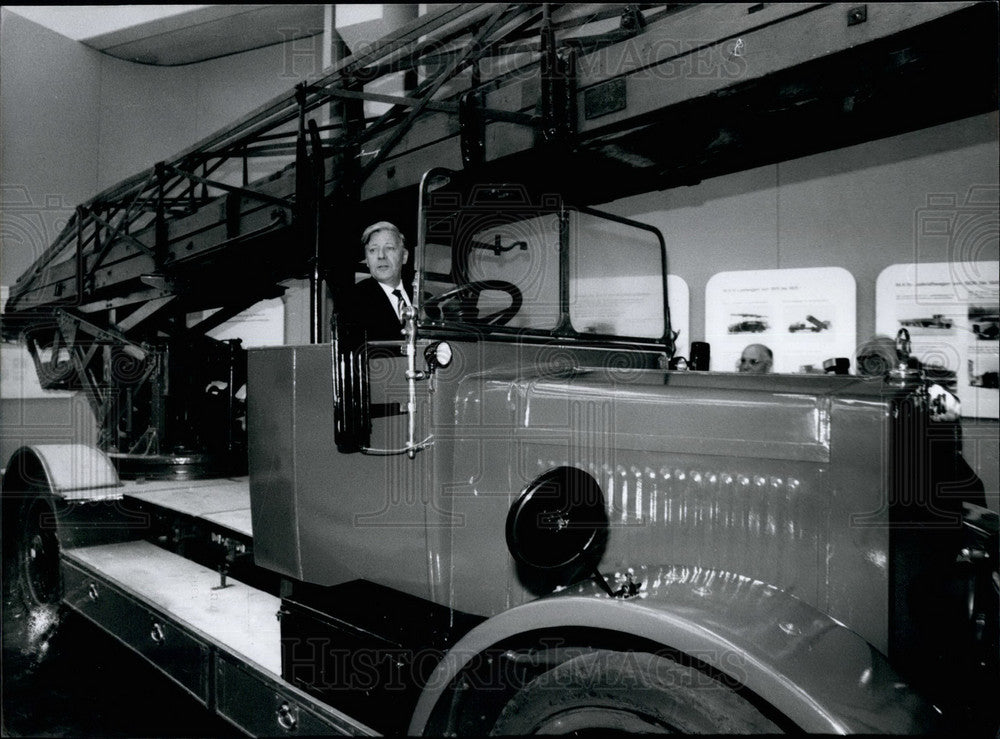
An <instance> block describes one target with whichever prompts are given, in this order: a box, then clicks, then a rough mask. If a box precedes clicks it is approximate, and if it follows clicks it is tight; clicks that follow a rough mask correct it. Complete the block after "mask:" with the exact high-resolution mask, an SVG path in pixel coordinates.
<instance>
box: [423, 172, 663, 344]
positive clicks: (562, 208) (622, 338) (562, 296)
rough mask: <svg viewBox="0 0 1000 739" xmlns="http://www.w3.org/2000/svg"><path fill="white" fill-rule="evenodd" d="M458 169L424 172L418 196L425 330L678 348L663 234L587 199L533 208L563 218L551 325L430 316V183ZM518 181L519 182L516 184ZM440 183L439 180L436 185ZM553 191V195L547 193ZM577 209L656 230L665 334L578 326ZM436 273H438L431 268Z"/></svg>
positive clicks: (425, 333) (429, 332)
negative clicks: (572, 227) (574, 297)
mask: <svg viewBox="0 0 1000 739" xmlns="http://www.w3.org/2000/svg"><path fill="white" fill-rule="evenodd" d="M456 174H457V173H454V172H452V171H450V170H447V169H444V168H435V169H432V170H429V171H428V172H427V173H425V175H424V177H423V179H422V181H421V188H420V202H419V210H418V238H417V244H416V249H415V251H416V254H415V260H414V277H413V288H414V289H413V294H414V306H413V308H414V311H415V313H416V328H417V330H418V331H419V334H420V335H421V336H435V337H438V336H454V335H461V336H466V337H469V338H473V337H475V338H484V337H486V336H489V337H490V338H497V339H500V340H522V339H523V340H527V341H530V342H532V343H534V342H537V341H551V340H552V339H554V338H555V339H560V340H566V341H569V342H572V343H574V344H580V345H591V346H593V345H600V346H608V345H611V346H615V347H635V348H641V349H646V350H648V349H650V348H654V349H657V350H659V351H663V350H664V347H666V350H667V354H668V356H670V355H672V354H673V352H674V346H673V338H674V337H673V333H672V331H671V326H670V306H669V303H668V293H667V252H666V241H665V239H664V237H663V234H662V233H661V232H660V230H659V229H657V228H656V227H655V226H651V225H649V224H646V223H642V222H639V221H635V220H632V219H630V218H626V217H624V216H620V215H616V214H614V213H609V212H607V211H603V210H599V209H597V208H592V207H589V206H583V205H567V204H565V203H563V202H562V200H561V199H560V200H559V202H558V204H557V205H553V204H549V205H547V206H541V207H536V208H534V210H533V212H534V213H536V214H538V215H556V216H557V220H558V224H559V257H558V259H559V270H558V272H559V278H558V279H559V284H558V302H559V305H558V320H557V322H556V325H555V327H553V328H536V327H525V326H510V325H506V326H499V325H494V324H482V323H474V322H464V321H456V320H454V319H452V318H446V317H444V316H442V317H441V318H429V317H428V316H427V315H426V312H425V311H424V310H423V302H424V301H423V295H424V293H423V291H422V290H423V284H424V281H425V280H426V279H427V277H428V274H429V273H428V272H427V271H426V268H425V264H427V261H428V260H427V254H426V249H427V248H428V244H429V242H428V234H427V207H426V206H427V203H428V201H429V198H428V195H429V191H430V189H431V188H432V187H433V184H434V181H435V179H437V180H440V179H441V178H444V179H447V180H449V181H450V180H451V178H452V177H453V176H455V175H456ZM496 187H497V188H504V187H511V185H509V184H505V183H497V185H496ZM514 187H516V186H514ZM434 189H440V185H439V186H438V187H437V188H434ZM549 197H551V196H549ZM461 210H462V207H461V206H458V207H456V208H455V210H454V211H452V212H454V213H458V212H460V211H461ZM573 211H575V212H578V213H581V214H585V215H589V216H592V217H595V218H598V219H602V220H607V221H611V222H614V223H619V224H622V225H625V226H630V227H633V228H637V229H640V230H642V231H645V232H648V233H650V234H652V235H653V236H654V237H655V239H656V244H657V246H658V250H659V257H660V260H659V266H660V279H659V281H658V286H659V287H660V290H661V294H662V305H663V327H664V329H663V334H662V335H661V336H656V337H648V336H647V337H641V336H628V335H622V334H609V333H598V332H593V331H586V332H583V331H578V330H576V329H575V328H574V327H573V325H572V322H571V320H570V244H569V238H570V234H569V228H568V221H569V213H570V212H573ZM430 274H435V275H436V274H437V273H430Z"/></svg>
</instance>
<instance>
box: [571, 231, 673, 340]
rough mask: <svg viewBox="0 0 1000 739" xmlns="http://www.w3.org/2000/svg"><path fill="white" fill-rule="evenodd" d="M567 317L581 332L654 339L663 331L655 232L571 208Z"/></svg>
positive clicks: (658, 245)
mask: <svg viewBox="0 0 1000 739" xmlns="http://www.w3.org/2000/svg"><path fill="white" fill-rule="evenodd" d="M569 234H570V243H571V245H572V248H571V249H570V251H569V316H570V322H571V324H572V325H573V328H574V330H576V331H578V332H580V333H596V334H612V335H615V336H637V337H641V338H646V339H658V338H661V337H662V336H663V335H664V333H665V316H664V310H663V298H664V288H663V261H662V257H661V247H660V240H659V238H658V237H657V234H656V233H654V232H652V231H647V230H645V229H639V228H636V227H635V226H633V225H631V224H629V223H620V222H618V221H612V220H608V219H606V218H602V217H600V216H597V215H595V214H592V213H589V212H576V211H572V212H570V217H569Z"/></svg>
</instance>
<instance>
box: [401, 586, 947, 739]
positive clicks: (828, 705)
mask: <svg viewBox="0 0 1000 739" xmlns="http://www.w3.org/2000/svg"><path fill="white" fill-rule="evenodd" d="M635 575H636V578H637V579H639V580H641V581H642V587H641V590H640V591H639V593H638V594H637V595H636V596H633V597H632V598H628V599H620V598H611V597H609V596H608V595H606V594H605V593H604V592H603V591H602V590H601V589H600V588H598V587H597V586H596V585H595V584H593V583H591V582H588V583H585V584H580V585H575V586H571V587H569V588H566V589H564V590H563V591H561V592H559V593H555V594H553V595H550V596H546V597H544V598H541V599H539V600H536V601H532V602H531V603H526V604H524V605H521V606H517V607H515V608H512V609H510V610H508V611H504V612H503V613H500V614H498V615H497V616H494V617H493V618H490V619H489V620H487V621H485V622H483V623H482V624H480V625H479V626H477V627H476V628H474V629H473V630H472V631H470V632H469V633H468V634H466V635H465V636H464V637H463V638H462V639H461V640H460V641H459V642H458V643H456V644H455V646H454V648H453V649H451V650H450V651H449V652H448V654H447V655H446V656H445V658H444V659H443V660H442V661H441V662H440V664H439V665H438V666H437V669H436V670H435V671H434V673H433V674H432V676H431V678H430V680H429V681H428V683H427V687H426V688H425V690H424V692H423V694H422V695H421V697H420V700H419V702H418V703H417V708H416V711H415V712H414V715H413V719H412V721H411V723H410V727H409V733H410V734H411V735H413V734H420V733H422V731H423V730H424V728H425V726H426V725H427V722H428V720H429V718H430V715H431V712H432V710H433V709H434V706H435V705H436V704H437V702H438V700H439V699H440V698H441V696H442V695H443V694H444V692H445V690H446V689H447V687H448V685H450V684H451V682H452V681H453V680H454V679H455V678H456V677H457V676H458V675H459V673H460V672H461V671H462V669H463V668H464V667H465V666H466V665H467V664H469V662H470V661H471V660H472V658H473V657H475V656H476V655H477V654H480V653H482V652H484V651H486V650H488V649H489V648H490V647H492V646H494V645H496V644H498V643H500V642H502V641H504V640H505V639H509V638H511V637H514V636H517V635H519V634H525V633H528V632H531V631H535V630H539V629H548V628H567V627H583V628H588V627H589V628H593V629H601V630H605V631H614V632H618V633H619V634H622V635H626V636H631V637H637V638H641V639H644V640H649V641H653V642H656V643H659V644H662V645H663V646H665V647H669V648H672V649H676V650H678V651H680V652H683V653H686V654H688V655H691V656H693V657H695V658H697V659H699V660H701V661H702V662H705V663H707V664H709V665H710V666H711V667H713V668H715V669H717V670H719V671H720V672H722V673H724V674H726V675H728V676H729V677H731V678H733V679H735V680H738V681H739V682H740V683H741V684H742V685H744V686H745V687H747V688H749V689H750V690H752V691H753V692H754V693H756V694H757V695H759V696H761V697H762V698H763V699H764V700H766V701H767V702H768V703H770V704H771V705H772V706H774V708H775V709H777V710H778V711H779V712H780V713H782V714H783V715H784V716H786V717H787V718H788V719H789V720H790V721H792V722H793V723H795V724H796V725H797V726H798V727H800V728H801V729H802V730H804V731H807V732H811V733H812V732H816V733H836V734H848V733H858V732H861V733H888V734H900V733H923V732H926V731H928V730H929V729H931V728H934V727H935V726H936V723H937V714H936V712H935V710H934V709H933V707H931V706H930V705H929V704H927V703H926V702H924V701H923V700H922V699H921V698H919V697H918V696H917V695H916V694H915V693H913V691H911V690H910V689H909V687H908V686H906V685H905V684H903V683H902V682H901V681H900V679H899V677H898V676H897V675H896V673H895V672H894V671H893V670H892V668H890V667H889V665H888V662H887V661H886V659H885V657H884V656H883V655H882V654H881V653H879V652H878V651H877V650H876V649H875V648H874V647H872V646H871V645H870V644H868V642H866V641H865V640H864V639H862V638H861V637H860V636H858V635H857V634H855V633H854V632H853V631H850V630H848V629H847V628H846V627H844V626H843V625H842V624H840V623H838V622H837V621H835V620H833V619H831V618H830V617H828V616H826V615H824V614H823V613H820V612H819V611H817V610H816V609H814V608H812V607H811V606H809V605H807V604H805V603H803V602H802V601H800V600H798V599H797V598H795V597H794V596H792V595H789V594H788V593H785V592H783V591H781V590H778V589H777V588H775V587H773V586H770V585H767V584H765V583H762V582H759V581H754V580H751V579H749V578H746V577H743V576H740V575H734V574H731V573H726V572H720V571H716V570H702V569H700V568H684V567H664V568H659V569H656V568H642V569H640V570H639V571H637V572H636V573H635Z"/></svg>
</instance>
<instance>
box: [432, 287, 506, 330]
mask: <svg viewBox="0 0 1000 739" xmlns="http://www.w3.org/2000/svg"><path fill="white" fill-rule="evenodd" d="M484 290H499V291H501V292H505V293H507V294H508V295H510V305H508V306H507V307H506V308H503V309H501V310H498V311H496V312H495V313H490V314H488V315H485V316H480V315H479V311H478V309H477V308H476V304H477V303H478V302H479V295H480V294H481V293H482V292H483V291H484ZM523 302H524V298H523V297H522V295H521V291H520V290H519V289H518V287H517V285H515V284H514V283H512V282H507V281H506V280H478V281H476V282H469V283H467V284H465V285H460V286H458V287H456V288H452V289H451V290H448V291H446V292H443V293H441V294H440V295H436V296H434V297H433V298H430V299H429V300H427V301H425V302H424V305H423V307H424V310H426V311H427V313H428V314H429V315H431V316H432V317H442V318H443V317H444V316H446V315H453V316H455V317H457V318H458V319H459V320H462V321H472V322H475V323H483V324H486V325H489V326H505V325H507V324H508V323H510V320H511V319H512V318H513V317H514V316H515V315H517V312H518V311H519V310H520V309H521V305H522V303H523Z"/></svg>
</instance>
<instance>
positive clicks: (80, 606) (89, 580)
mask: <svg viewBox="0 0 1000 739" xmlns="http://www.w3.org/2000/svg"><path fill="white" fill-rule="evenodd" d="M62 561H63V582H64V596H63V601H64V602H65V603H66V605H67V606H69V607H70V608H72V609H73V610H74V611H77V612H78V613H80V614H81V615H83V616H84V617H85V618H87V619H88V620H90V621H92V622H93V623H95V624H96V625H97V626H98V627H99V628H101V629H102V630H103V631H106V632H107V633H109V634H111V635H112V636H114V637H115V638H117V639H118V640H119V641H121V642H122V643H123V644H125V645H126V646H127V647H129V648H130V649H132V650H133V651H135V652H137V653H138V654H140V655H141V656H142V657H144V658H145V659H146V660H147V661H148V662H149V663H150V664H152V665H153V666H154V667H155V668H156V669H158V670H159V671H160V672H162V673H163V674H165V675H167V676H168V677H170V678H171V679H172V680H173V681H174V682H176V683H177V684H178V685H180V686H181V687H182V688H184V689H185V690H186V691H187V692H188V693H190V694H191V695H192V696H193V697H194V698H195V700H197V701H198V702H199V703H200V704H201V705H203V706H204V707H205V708H206V709H208V710H210V711H213V712H215V713H217V714H218V715H219V716H221V717H222V718H224V719H226V720H228V721H229V722H231V723H232V724H234V725H235V726H237V727H239V728H240V729H241V730H243V731H245V732H247V733H248V734H250V735H253V736H261V735H266V736H275V735H278V736H280V735H284V734H303V735H307V736H308V735H363V736H372V735H375V732H374V731H373V730H372V729H370V728H369V727H367V726H365V725H364V724H361V723H359V722H358V721H355V720H353V719H351V718H350V717H348V716H346V715H345V714H343V713H341V712H339V711H337V710H335V709H332V708H330V707H329V706H327V705H326V704H324V703H322V702H320V701H317V700H316V699H315V698H313V697H311V696H309V695H308V694H306V693H304V692H303V691H301V690H299V689H297V688H295V687H293V686H292V685H289V684H288V683H286V682H284V681H283V680H282V679H281V629H280V624H279V622H278V613H279V610H280V606H281V601H280V599H279V598H277V597H276V596H274V595H271V594H270V593H267V592H264V591H262V590H258V589H256V588H253V587H250V586H248V585H246V584H244V583H242V582H239V581H237V580H232V579H231V580H229V582H228V584H227V586H226V587H223V588H220V587H219V575H218V573H217V572H215V571H213V570H211V569H209V568H207V567H203V566H201V565H199V564H196V563H194V562H192V561H190V560H187V559H185V558H183V557H181V556H179V555H176V554H173V553H171V552H168V551H166V550H165V549H162V548H161V547H158V546H156V545H154V544H151V543H149V542H146V541H131V542H124V543H117V544H103V545H99V546H93V547H81V548H77V549H72V550H64V551H63V553H62Z"/></svg>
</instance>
